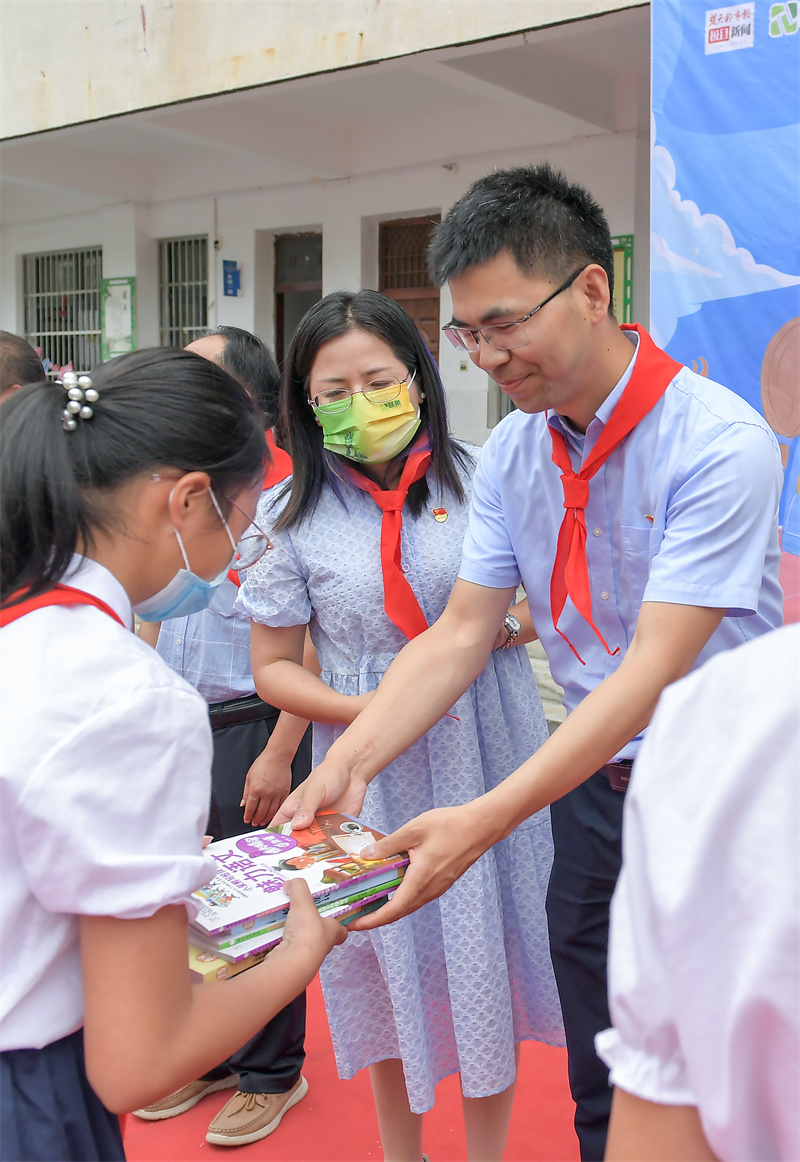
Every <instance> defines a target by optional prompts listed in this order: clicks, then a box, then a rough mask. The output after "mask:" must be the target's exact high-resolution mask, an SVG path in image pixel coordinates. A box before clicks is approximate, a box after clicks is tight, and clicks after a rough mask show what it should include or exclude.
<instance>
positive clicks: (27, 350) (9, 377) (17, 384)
mask: <svg viewBox="0 0 800 1162" xmlns="http://www.w3.org/2000/svg"><path fill="white" fill-rule="evenodd" d="M45 378H46V377H45V373H44V368H43V367H42V361H41V359H40V358H39V356H38V355H37V354H36V352H35V351H34V349H33V347H31V345H30V343H28V342H27V340H25V339H22V338H20V336H19V335H12V334H11V332H10V331H0V403H3V401H4V400H6V399H8V398H9V396H10V395H11V394H12V392H15V391H19V389H20V388H21V387H25V385H26V384H28V383H41V382H42V381H43V380H44V379H45Z"/></svg>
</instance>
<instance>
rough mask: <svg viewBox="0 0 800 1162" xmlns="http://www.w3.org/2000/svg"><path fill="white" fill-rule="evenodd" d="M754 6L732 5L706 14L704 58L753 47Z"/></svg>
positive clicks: (712, 9) (711, 10) (710, 10)
mask: <svg viewBox="0 0 800 1162" xmlns="http://www.w3.org/2000/svg"><path fill="white" fill-rule="evenodd" d="M755 16H756V6H755V4H732V5H731V6H730V7H729V8H711V9H709V10H708V11H707V12H706V45H705V47H706V56H708V55H709V54H710V53H715V52H734V51H735V50H736V49H737V48H752V47H753V28H754V26H755Z"/></svg>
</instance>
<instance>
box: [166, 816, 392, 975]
mask: <svg viewBox="0 0 800 1162" xmlns="http://www.w3.org/2000/svg"><path fill="white" fill-rule="evenodd" d="M382 838H383V835H382V833H381V832H380V831H375V830H373V829H371V828H369V827H366V826H365V825H364V824H363V823H360V822H359V821H358V820H357V819H353V818H351V817H350V816H348V815H340V814H339V813H338V812H335V811H320V812H319V813H318V814H317V816H316V818H315V819H314V822H313V823H312V824H311V826H310V827H308V828H306V829H305V830H303V831H292V830H291V827H290V826H289V825H287V826H285V827H284V828H282V829H280V828H271V827H268V828H263V829H262V830H259V831H250V832H248V833H247V834H246V835H239V836H236V837H235V838H233V839H222V840H219V841H218V842H217V843H211V844H209V846H208V847H207V848H206V851H207V852H208V853H209V854H210V855H213V856H214V859H215V860H216V861H217V874H216V875H215V876H214V879H213V880H212V881H211V883H210V884H207V885H206V887H204V888H200V889H199V890H198V891H196V892H195V893H194V899H195V900H196V901H197V903H198V904H199V911H198V914H197V917H196V919H194V920H193V921H192V922H191V926H190V932H189V939H190V949H189V960H190V967H191V969H192V972H193V974H194V975H195V978H196V979H198V978H199V979H203V980H222V979H224V978H225V977H228V976H233V975H235V973H236V972H241V971H242V969H244V968H250V967H251V966H252V965H253V964H257V963H258V961H259V960H261V959H263V957H264V955H265V954H266V952H267V951H268V950H269V949H270V948H272V947H273V946H274V945H275V944H277V943H278V941H279V940H280V939H281V936H282V935H283V925H284V922H285V920H286V917H287V914H288V911H289V897H288V896H287V895H286V893H285V892H284V890H283V885H284V883H285V882H286V880H288V879H303V880H305V881H306V883H307V884H308V887H309V890H310V892H311V894H312V896H313V897H314V901H315V903H316V905H317V910H318V911H319V913H320V915H322V916H330V917H332V918H335V919H338V920H340V921H342V922H344V923H347V922H349V921H351V920H354V919H355V918H356V917H357V916H364V915H366V914H367V913H368V912H371V911H374V910H375V909H376V908H379V907H380V906H381V905H382V904H384V903H385V902H386V899H387V897H388V896H389V895H390V894H391V893H392V892H393V891H394V890H395V888H396V887H397V886H398V884H399V883H400V882H401V880H402V878H403V872H404V870H405V868H406V866H407V865H408V856H407V855H397V856H392V857H390V858H389V859H381V860H372V861H368V860H364V859H362V858H361V856H360V854H359V853H360V852H361V850H362V849H363V848H364V847H366V846H367V845H368V844H370V843H374V842H376V841H377V840H378V839H382Z"/></svg>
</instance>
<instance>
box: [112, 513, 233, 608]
mask: <svg viewBox="0 0 800 1162" xmlns="http://www.w3.org/2000/svg"><path fill="white" fill-rule="evenodd" d="M211 499H212V500H213V501H214V507H215V508H216V510H217V512H218V513H219V516H220V520H221V521H222V523H223V525H224V526H225V531H226V533H227V534H228V539H229V540H230V542H231V548H232V549H233V552H234V553H235V552H236V541H234V539H233V536H232V535H231V530H230V529H229V528H228V522H227V521H226V520H225V517H224V516H223V515H222V513H221V512H220V509H219V505H218V504H217V502H216V499H215V498H214V494H213V493H212V494H211ZM175 536H176V537H177V538H178V545H179V546H180V550H181V556H182V557H183V563H184V565H185V566H186V568H185V569H179V570H178V572H177V573H176V574H175V576H174V577H173V578H172V580H171V581H170V583H169V585H165V586H164V588H163V589H159V591H158V593H154V594H153V596H152V597H148V598H147V599H146V600H145V601H140V602H139V603H138V604H137V605H134V607H133V612H134V613H135V614H136V616H137V617H140V618H141V620H142V621H168V620H169V619H170V618H171V617H187V616H188V614H190V613H200V612H201V610H203V609H207V608H208V605H209V602H210V601H211V598H212V597H213V596H214V593H215V592H216V590H217V589H218V588H219V586H220V585H221V584H222V582H223V581H224V580H225V578H226V576H227V574H228V569H227V567H226V568H225V569H223V570H222V572H221V573H220V574H219V576H218V577H215V578H214V580H213V581H204V580H203V578H202V577H198V576H197V574H196V573H193V572H192V571H191V569H190V568H189V558H188V557H187V556H186V550H185V549H184V547H183V541H182V540H181V534H180V533H179V532H178V530H177V529H175Z"/></svg>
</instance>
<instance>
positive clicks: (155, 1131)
mask: <svg viewBox="0 0 800 1162" xmlns="http://www.w3.org/2000/svg"><path fill="white" fill-rule="evenodd" d="M306 1053H307V1054H308V1056H307V1059H306V1064H305V1067H304V1069H303V1073H304V1074H305V1076H306V1078H307V1079H308V1087H309V1088H308V1096H307V1097H306V1098H305V1099H304V1100H303V1101H302V1102H300V1104H299V1105H297V1106H295V1108H294V1109H293V1110H290V1111H289V1113H288V1114H287V1115H286V1117H285V1118H284V1120H283V1121H282V1122H281V1124H280V1126H279V1127H278V1129H277V1130H276V1131H275V1133H274V1134H271V1135H270V1136H269V1137H268V1138H264V1139H262V1141H260V1142H254V1143H253V1144H252V1145H251V1146H239V1147H237V1148H235V1149H232V1148H229V1147H220V1146H209V1145H208V1144H207V1142H206V1140H205V1133H206V1130H207V1129H208V1123H209V1122H210V1121H211V1119H212V1118H213V1117H214V1115H215V1114H216V1112H217V1110H219V1109H221V1108H222V1106H223V1105H224V1104H225V1102H226V1101H227V1100H228V1098H229V1097H230V1096H231V1091H230V1090H228V1091H223V1092H221V1093H214V1094H211V1096H210V1097H207V1098H205V1099H204V1100H203V1101H201V1102H200V1103H199V1104H198V1105H196V1106H195V1107H194V1109H192V1110H189V1112H188V1113H186V1114H182V1115H181V1116H180V1117H177V1118H172V1119H170V1120H169V1121H166V1122H142V1121H140V1120H139V1119H138V1118H134V1117H128V1118H127V1120H126V1125H125V1150H126V1153H127V1156H128V1162H198V1160H200V1159H203V1160H206V1162H212V1160H218V1162H222V1159H224V1158H231V1159H235V1158H242V1159H245V1158H249V1159H250V1162H260V1160H261V1159H264V1162H367V1160H369V1162H372V1160H375V1162H381V1158H382V1154H381V1148H380V1144H379V1142H378V1123H377V1121H376V1118H375V1110H374V1107H373V1105H372V1091H371V1089H370V1085H369V1078H368V1076H367V1071H366V1070H363V1071H362V1072H361V1073H359V1074H358V1075H357V1076H356V1077H354V1078H353V1080H352V1081H340V1080H339V1079H338V1077H337V1076H336V1066H335V1064H334V1060H333V1049H332V1048H331V1040H330V1034H329V1033H328V1025H327V1021H326V1019H325V1009H324V1007H323V1004H322V994H321V992H320V987H319V981H318V980H315V981H314V983H313V984H312V986H311V988H310V989H309V990H308V1035H307V1039H306ZM573 1112H574V1107H573V1104H572V1099H571V1098H570V1095H569V1088H568V1085H567V1057H566V1051H565V1050H564V1049H551V1048H549V1047H548V1046H546V1045H539V1044H536V1043H534V1042H525V1043H524V1044H523V1046H522V1064H521V1067H520V1076H519V1081H518V1083H517V1094H516V1100H515V1103H514V1112H513V1114H512V1116H511V1133H510V1134H509V1139H508V1146H507V1148H506V1152H505V1160H506V1162H576V1160H577V1158H578V1140H577V1138H576V1137H575V1132H574V1130H573V1128H572V1117H573ZM423 1145H424V1148H425V1152H426V1153H427V1154H429V1155H430V1158H431V1162H461V1160H463V1159H465V1158H466V1156H467V1150H466V1139H465V1137H464V1126H463V1121H462V1118H461V1098H460V1090H459V1085H458V1078H457V1077H448V1078H445V1080H444V1081H443V1082H442V1083H441V1085H440V1086H439V1087H438V1089H437V1091H436V1106H435V1107H434V1109H433V1110H432V1111H431V1112H430V1113H429V1114H426V1115H425V1129H424V1132H423Z"/></svg>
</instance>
